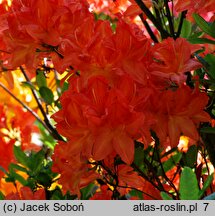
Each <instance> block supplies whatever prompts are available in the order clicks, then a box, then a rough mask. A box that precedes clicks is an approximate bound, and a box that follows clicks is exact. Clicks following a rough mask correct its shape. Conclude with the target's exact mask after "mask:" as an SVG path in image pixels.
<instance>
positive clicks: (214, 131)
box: [200, 127, 215, 134]
mask: <svg viewBox="0 0 215 216" xmlns="http://www.w3.org/2000/svg"><path fill="white" fill-rule="evenodd" d="M200 132H201V133H208V134H215V128H212V127H203V128H201V129H200Z"/></svg>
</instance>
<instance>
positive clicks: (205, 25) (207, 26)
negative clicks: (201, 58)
mask: <svg viewBox="0 0 215 216" xmlns="http://www.w3.org/2000/svg"><path fill="white" fill-rule="evenodd" d="M193 18H194V19H195V21H196V23H197V25H198V26H199V27H200V28H201V29H202V31H204V32H205V33H206V34H208V35H210V36H212V37H214V38H215V28H213V27H214V25H212V24H211V23H209V22H207V21H205V20H204V19H203V18H202V17H201V16H200V15H198V14H193Z"/></svg>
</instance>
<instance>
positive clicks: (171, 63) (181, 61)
mask: <svg viewBox="0 0 215 216" xmlns="http://www.w3.org/2000/svg"><path fill="white" fill-rule="evenodd" d="M198 49H200V47H199V46H198V45H192V44H190V43H189V42H187V41H186V39H184V38H178V39H176V40H174V39H173V38H168V39H166V40H163V41H162V42H161V43H159V44H156V45H155V46H154V47H153V49H152V59H153V60H154V61H153V62H152V63H151V64H150V66H149V71H150V73H151V74H152V75H153V76H156V78H155V79H157V78H158V79H161V80H162V79H165V80H170V81H174V82H177V83H178V84H181V83H183V82H184V81H185V80H186V79H185V76H184V73H185V72H187V71H192V70H195V69H197V68H200V67H201V66H202V65H201V64H200V63H199V62H198V61H197V60H195V59H193V58H191V54H192V53H194V52H195V51H197V50H198Z"/></svg>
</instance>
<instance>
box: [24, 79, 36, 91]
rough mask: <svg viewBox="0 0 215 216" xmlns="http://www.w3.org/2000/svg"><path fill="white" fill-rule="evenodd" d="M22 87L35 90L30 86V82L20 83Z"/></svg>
mask: <svg viewBox="0 0 215 216" xmlns="http://www.w3.org/2000/svg"><path fill="white" fill-rule="evenodd" d="M22 86H23V87H27V88H30V89H34V90H35V89H36V88H35V87H34V86H33V85H32V83H31V82H27V81H24V82H22Z"/></svg>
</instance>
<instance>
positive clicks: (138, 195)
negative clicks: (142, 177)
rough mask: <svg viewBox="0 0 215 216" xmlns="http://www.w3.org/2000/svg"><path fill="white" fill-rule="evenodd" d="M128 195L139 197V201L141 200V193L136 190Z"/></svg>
mask: <svg viewBox="0 0 215 216" xmlns="http://www.w3.org/2000/svg"><path fill="white" fill-rule="evenodd" d="M129 194H130V195H131V196H134V197H139V199H140V200H143V193H142V192H140V191H138V190H135V189H133V190H131V191H130V192H129Z"/></svg>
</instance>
